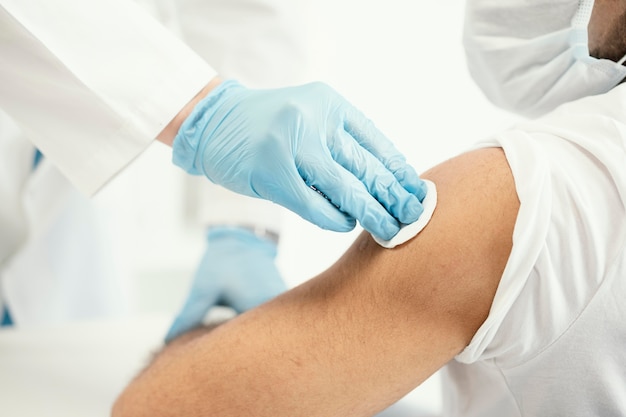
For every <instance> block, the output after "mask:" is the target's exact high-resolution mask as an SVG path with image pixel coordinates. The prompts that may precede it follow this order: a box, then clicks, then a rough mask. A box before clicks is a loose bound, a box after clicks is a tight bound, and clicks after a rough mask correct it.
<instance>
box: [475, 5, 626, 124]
mask: <svg viewBox="0 0 626 417" xmlns="http://www.w3.org/2000/svg"><path fill="white" fill-rule="evenodd" d="M593 3H594V1H593V0H580V1H579V0H467V6H466V7H467V9H466V15H465V31H464V39H463V41H464V45H465V51H466V55H467V62H468V67H469V70H470V73H471V74H472V77H474V80H475V81H476V83H477V84H478V85H479V86H480V87H481V88H482V90H483V92H484V93H485V95H486V96H487V97H488V98H489V99H490V100H491V101H492V102H493V103H494V104H496V105H498V106H500V107H502V108H504V109H507V110H511V111H515V112H517V113H521V114H525V115H527V116H538V115H541V114H544V113H547V112H548V111H550V110H552V109H554V108H555V107H557V106H558V105H560V104H562V103H565V102H568V101H573V100H576V99H579V98H582V97H585V96H591V95H596V94H601V93H606V92H607V91H609V90H610V89H612V88H613V87H615V86H616V85H617V84H619V82H620V81H621V80H622V79H624V78H625V77H626V67H624V66H622V65H621V64H622V63H623V61H624V60H625V59H626V57H625V58H622V60H620V62H617V63H616V62H613V61H610V60H607V59H596V58H593V57H591V56H589V50H588V40H587V25H588V24H589V19H590V17H591V11H592V9H593Z"/></svg>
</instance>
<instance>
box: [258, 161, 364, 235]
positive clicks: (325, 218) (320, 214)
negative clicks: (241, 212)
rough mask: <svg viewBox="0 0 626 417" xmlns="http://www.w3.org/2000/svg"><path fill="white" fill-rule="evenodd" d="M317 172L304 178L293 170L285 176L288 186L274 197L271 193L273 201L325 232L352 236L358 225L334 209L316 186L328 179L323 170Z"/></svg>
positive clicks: (282, 186) (316, 170) (306, 174)
mask: <svg viewBox="0 0 626 417" xmlns="http://www.w3.org/2000/svg"><path fill="white" fill-rule="evenodd" d="M315 168H316V169H315V170H313V171H312V172H306V173H305V175H302V174H301V173H300V172H298V170H297V169H296V168H295V166H294V167H293V170H291V169H290V170H289V171H290V172H289V173H287V174H286V175H284V176H283V178H288V179H289V182H288V183H283V184H281V185H280V187H278V189H277V190H275V191H274V193H270V194H274V195H275V196H276V198H270V199H271V200H272V201H274V202H275V203H278V204H280V205H281V206H283V207H285V208H287V209H289V210H291V211H293V212H294V213H296V214H298V215H299V216H300V217H302V218H303V219H305V220H307V221H309V222H311V223H314V224H316V225H318V226H319V227H321V228H322V229H326V230H333V231H335V232H349V231H350V230H352V229H354V227H355V226H356V221H355V220H354V218H352V217H350V216H349V215H348V214H346V213H344V212H342V211H341V210H340V209H339V208H337V206H336V205H333V204H332V203H331V200H330V199H328V198H327V197H326V196H325V195H324V194H322V192H321V191H320V189H319V188H318V187H316V186H315V184H316V182H315V181H316V180H317V178H318V177H319V176H324V175H325V174H323V173H322V171H323V170H324V169H325V168H324V167H320V166H316V167H315ZM303 172H304V171H303ZM312 187H315V188H312ZM265 198H267V197H265Z"/></svg>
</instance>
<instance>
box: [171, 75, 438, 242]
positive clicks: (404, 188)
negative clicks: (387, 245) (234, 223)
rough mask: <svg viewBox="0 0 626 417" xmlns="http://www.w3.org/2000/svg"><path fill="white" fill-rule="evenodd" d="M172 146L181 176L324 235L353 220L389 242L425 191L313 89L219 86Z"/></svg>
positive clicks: (382, 144) (346, 112)
mask: <svg viewBox="0 0 626 417" xmlns="http://www.w3.org/2000/svg"><path fill="white" fill-rule="evenodd" d="M173 148H174V152H173V159H174V163H175V164H176V165H178V166H180V167H182V168H183V169H185V170H186V171H187V172H190V173H194V174H204V175H206V176H207V177H208V178H209V179H210V180H211V181H213V182H214V183H217V184H220V185H222V186H224V187H226V188H228V189H230V190H232V191H235V192H237V193H241V194H244V195H248V196H252V197H260V198H263V199H267V200H271V201H273V202H275V203H278V204H280V205H282V206H284V207H286V208H288V209H290V210H291V211H294V212H295V213H297V214H299V215H300V216H301V217H303V218H304V219H306V220H308V221H310V222H312V223H315V224H317V225H318V226H320V227H322V228H324V229H330V230H334V231H349V230H352V229H353V228H354V226H355V225H356V221H355V220H358V221H359V222H360V223H361V226H363V228H364V229H365V230H367V231H368V232H370V233H372V234H374V235H376V236H378V237H380V238H382V239H385V240H388V239H391V238H392V237H393V236H394V235H395V234H396V233H397V232H398V231H399V230H400V229H399V226H400V225H399V222H401V223H413V222H414V221H416V220H417V219H418V218H419V216H420V214H422V211H423V207H422V205H421V201H422V200H423V199H424V196H425V195H426V186H425V185H424V183H423V182H422V181H421V180H420V179H419V177H418V175H417V173H416V172H415V170H414V169H413V168H412V167H411V166H409V165H408V164H407V163H406V160H405V158H404V156H403V155H402V154H400V152H398V150H397V149H396V148H395V147H394V145H393V144H392V143H391V142H390V141H389V140H388V139H387V138H386V137H385V136H384V135H383V134H382V133H381V132H380V131H379V130H378V129H377V128H376V127H375V126H374V124H373V123H372V122H371V121H370V120H369V119H367V118H366V117H365V116H364V115H363V114H362V113H361V112H359V111H358V110H357V109H355V108H354V107H353V106H352V105H351V104H350V103H348V102H347V101H346V100H345V99H344V98H343V97H341V96H340V95H339V94H338V93H337V92H335V91H334V90H333V89H332V88H330V87H328V86H326V85H325V84H322V83H313V84H307V85H303V86H299V87H289V88H281V89H273V90H251V89H248V88H245V87H243V86H242V85H240V84H239V83H237V82H236V81H224V82H222V83H221V84H219V85H218V86H217V87H215V88H214V89H213V90H212V91H211V92H210V93H209V94H208V95H207V97H205V98H204V99H203V100H202V101H201V102H200V103H199V104H198V105H196V107H195V109H194V110H193V112H192V113H191V115H190V116H189V117H188V118H187V119H186V120H185V121H184V122H183V124H182V126H181V128H180V130H179V132H178V134H177V136H176V138H175V139H174V145H173ZM316 190H317V191H318V192H316ZM324 197H325V198H324Z"/></svg>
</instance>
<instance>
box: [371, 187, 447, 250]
mask: <svg viewBox="0 0 626 417" xmlns="http://www.w3.org/2000/svg"><path fill="white" fill-rule="evenodd" d="M424 183H426V186H427V187H428V192H427V193H426V197H425V198H424V201H422V205H423V206H424V212H423V213H422V215H421V216H420V218H419V219H417V221H416V222H414V223H411V224H403V225H402V226H400V231H399V232H398V233H397V234H396V235H395V236H394V237H392V238H391V240H382V239H380V238H377V237H376V236H373V235H372V237H373V238H374V240H375V241H376V243H378V244H379V245H380V246H382V247H383V248H388V249H391V248H395V247H396V246H398V245H401V244H403V243H404V242H406V241H408V240H411V239H413V238H414V237H415V236H417V234H418V233H419V232H421V231H422V229H423V228H424V227H426V225H427V224H428V222H429V221H430V218H431V217H433V213H434V212H435V207H437V187H435V184H434V183H433V182H432V181H428V180H424Z"/></svg>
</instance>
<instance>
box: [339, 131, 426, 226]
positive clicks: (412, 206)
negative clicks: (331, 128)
mask: <svg viewBox="0 0 626 417" xmlns="http://www.w3.org/2000/svg"><path fill="white" fill-rule="evenodd" d="M329 146H330V148H331V153H332V155H333V157H334V159H335V160H336V161H337V162H338V163H339V164H340V165H341V166H343V167H344V168H345V169H346V170H348V171H349V172H350V173H352V174H353V175H354V176H355V177H356V178H358V179H359V180H360V181H361V183H363V185H365V187H366V189H367V191H368V192H369V193H370V194H371V195H372V196H373V197H374V198H375V199H376V200H377V201H378V202H379V203H380V204H381V205H382V206H383V207H384V208H385V209H387V211H388V212H389V213H390V214H391V215H392V216H394V217H395V218H396V219H397V220H398V221H400V223H404V224H409V223H413V222H415V221H417V219H418V218H419V216H420V215H421V214H422V212H423V211H424V208H423V207H422V204H421V203H420V201H419V199H418V198H417V197H416V196H415V195H413V194H411V193H409V192H408V191H407V190H406V189H405V188H404V187H403V186H402V185H401V184H400V182H399V181H398V179H397V178H396V177H395V176H394V175H393V174H392V173H391V172H390V171H389V170H388V169H387V168H386V167H385V166H384V165H383V164H382V163H381V162H380V161H379V160H378V159H376V158H375V157H374V156H373V155H372V154H370V153H369V152H368V151H367V150H365V149H363V147H361V146H360V145H359V144H358V143H357V142H356V141H355V140H354V138H353V137H352V136H350V135H349V134H348V133H347V132H345V131H344V130H339V131H338V132H336V134H335V135H333V138H332V139H331V140H330V143H329Z"/></svg>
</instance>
